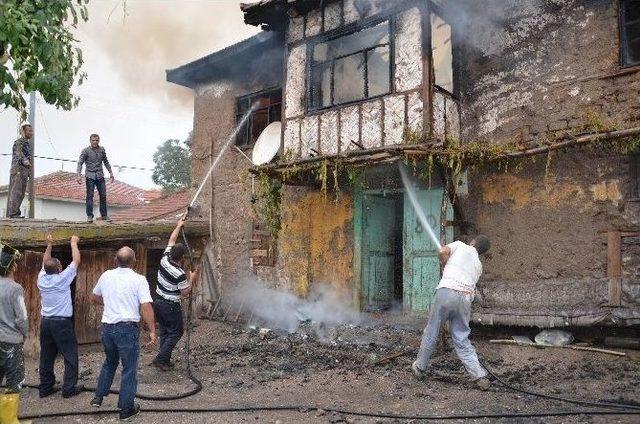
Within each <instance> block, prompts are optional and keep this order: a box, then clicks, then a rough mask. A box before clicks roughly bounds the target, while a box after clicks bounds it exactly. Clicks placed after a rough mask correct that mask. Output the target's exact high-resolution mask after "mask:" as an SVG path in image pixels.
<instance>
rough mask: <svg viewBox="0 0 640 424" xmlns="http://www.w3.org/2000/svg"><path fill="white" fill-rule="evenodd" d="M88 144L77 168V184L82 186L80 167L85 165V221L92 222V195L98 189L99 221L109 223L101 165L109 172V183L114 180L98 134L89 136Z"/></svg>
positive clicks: (81, 154) (105, 186) (105, 188)
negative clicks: (89, 144)
mask: <svg viewBox="0 0 640 424" xmlns="http://www.w3.org/2000/svg"><path fill="white" fill-rule="evenodd" d="M89 142H90V143H91V146H89V147H85V148H84V149H82V152H81V153H80V159H78V168H77V172H78V184H82V175H81V174H82V165H85V168H86V169H85V175H84V176H85V183H86V185H87V197H86V209H87V221H88V222H93V193H94V192H95V189H96V188H97V189H98V196H99V197H100V219H102V220H104V221H110V219H109V215H108V213H107V184H106V182H105V180H104V173H103V170H102V164H103V163H104V166H105V168H107V171H109V174H110V179H111V182H113V181H114V180H115V179H114V177H113V172H112V171H111V165H110V164H109V159H107V152H106V150H105V149H104V147H102V146H100V136H99V135H98V134H91V136H90V137H89Z"/></svg>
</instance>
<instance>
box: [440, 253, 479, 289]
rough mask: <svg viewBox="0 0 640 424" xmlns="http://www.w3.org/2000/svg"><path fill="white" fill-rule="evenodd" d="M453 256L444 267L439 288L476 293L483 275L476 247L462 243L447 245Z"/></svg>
mask: <svg viewBox="0 0 640 424" xmlns="http://www.w3.org/2000/svg"><path fill="white" fill-rule="evenodd" d="M447 247H449V248H450V249H451V256H449V260H448V261H447V263H446V265H445V266H444V270H443V271H442V278H441V279H440V284H438V287H437V288H448V289H452V290H457V291H463V292H468V293H471V294H473V293H475V290H476V284H478V280H479V279H480V276H481V275H482V262H480V256H479V255H478V251H477V250H476V248H475V247H473V246H469V245H468V244H466V243H463V242H461V241H454V242H453V243H450V244H448V245H447Z"/></svg>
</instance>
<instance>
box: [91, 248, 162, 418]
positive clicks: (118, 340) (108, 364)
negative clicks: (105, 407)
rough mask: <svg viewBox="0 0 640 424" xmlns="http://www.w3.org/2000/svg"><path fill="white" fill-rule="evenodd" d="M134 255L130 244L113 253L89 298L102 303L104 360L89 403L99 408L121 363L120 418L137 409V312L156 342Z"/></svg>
mask: <svg viewBox="0 0 640 424" xmlns="http://www.w3.org/2000/svg"><path fill="white" fill-rule="evenodd" d="M135 262H136V255H135V253H134V251H133V250H132V249H131V248H130V247H122V248H121V249H119V250H118V253H117V254H116V264H117V265H118V267H117V268H115V269H110V270H108V271H105V272H104V273H103V274H102V275H101V276H100V278H99V279H98V283H97V284H96V286H95V288H94V289H93V295H92V296H91V301H92V302H93V303H95V304H98V305H103V306H104V309H103V312H102V344H103V346H104V353H105V356H106V357H105V360H104V363H103V364H102V370H101V371H100V376H99V377H98V387H97V388H96V393H95V397H94V398H93V400H92V401H91V405H92V406H95V407H99V406H100V405H102V399H103V398H104V397H105V396H107V395H108V394H109V390H110V389H111V384H112V383H113V377H114V376H115V373H116V369H117V368H118V363H119V362H122V376H121V379H120V396H119V397H118V408H119V409H120V419H121V420H124V419H127V418H130V417H132V416H134V415H136V414H138V412H140V406H139V405H138V404H137V403H135V402H134V399H135V396H136V390H137V388H138V355H139V353H140V342H139V332H140V329H139V327H138V323H139V322H140V311H142V318H143V319H144V321H145V323H146V324H147V327H148V329H149V331H150V333H149V337H150V339H151V340H150V344H155V343H156V330H155V329H156V326H155V322H154V317H153V307H152V305H151V303H152V300H151V294H150V293H149V283H148V282H147V279H146V278H145V277H144V276H143V275H140V274H137V273H136V272H135V271H134V270H133V269H132V268H133V266H134V265H135Z"/></svg>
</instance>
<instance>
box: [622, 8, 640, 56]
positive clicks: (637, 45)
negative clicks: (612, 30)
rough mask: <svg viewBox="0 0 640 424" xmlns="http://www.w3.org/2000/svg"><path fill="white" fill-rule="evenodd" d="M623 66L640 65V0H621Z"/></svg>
mask: <svg viewBox="0 0 640 424" xmlns="http://www.w3.org/2000/svg"><path fill="white" fill-rule="evenodd" d="M620 32H621V34H620V41H621V43H620V45H621V56H622V57H621V59H622V66H635V65H640V0H621V1H620Z"/></svg>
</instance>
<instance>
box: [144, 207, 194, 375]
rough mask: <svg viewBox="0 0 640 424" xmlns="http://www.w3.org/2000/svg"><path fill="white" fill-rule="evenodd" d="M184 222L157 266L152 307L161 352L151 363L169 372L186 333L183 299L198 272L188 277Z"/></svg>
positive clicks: (191, 273) (181, 221)
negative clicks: (174, 352)
mask: <svg viewBox="0 0 640 424" xmlns="http://www.w3.org/2000/svg"><path fill="white" fill-rule="evenodd" d="M184 224H185V218H181V219H180V220H179V221H178V224H177V225H176V228H175V229H174V230H173V232H172V233H171V236H170V237H169V242H168V243H167V248H166V249H165V250H164V255H162V259H161V260H160V267H159V268H158V286H157V288H156V295H157V296H156V301H155V302H154V303H153V310H154V311H155V314H156V319H157V320H158V327H159V333H160V344H159V346H158V354H157V355H156V357H155V359H154V360H153V362H152V363H151V364H152V365H154V366H155V367H157V368H158V369H160V370H162V371H167V370H168V369H170V368H171V367H172V366H173V365H172V364H171V353H172V352H173V349H174V348H175V347H176V344H178V341H179V340H180V337H182V333H183V332H184V326H183V323H182V307H181V305H180V300H181V298H185V297H188V296H189V295H190V294H191V290H192V285H193V282H194V280H195V273H194V272H192V271H189V278H188V279H187V274H186V273H185V271H184V265H185V261H186V249H185V246H184V245H183V244H181V243H177V241H178V236H179V235H180V231H181V230H182V228H183V227H184Z"/></svg>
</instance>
